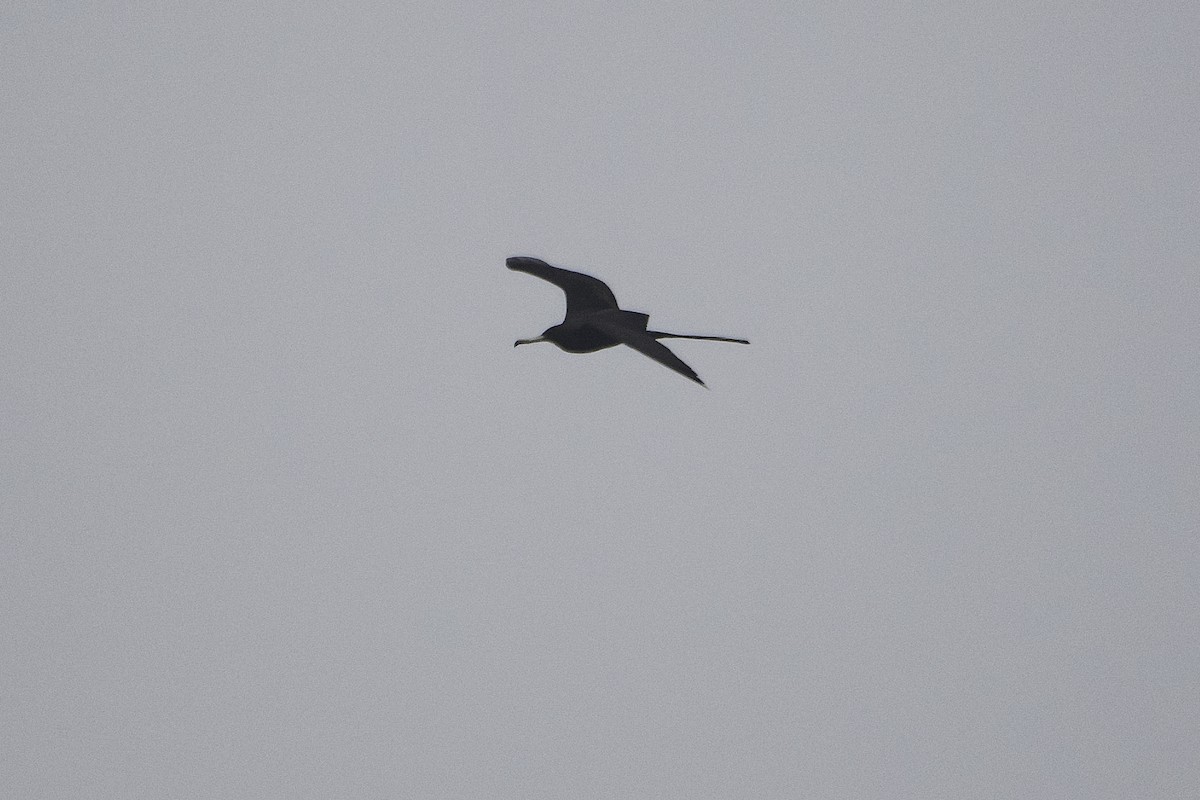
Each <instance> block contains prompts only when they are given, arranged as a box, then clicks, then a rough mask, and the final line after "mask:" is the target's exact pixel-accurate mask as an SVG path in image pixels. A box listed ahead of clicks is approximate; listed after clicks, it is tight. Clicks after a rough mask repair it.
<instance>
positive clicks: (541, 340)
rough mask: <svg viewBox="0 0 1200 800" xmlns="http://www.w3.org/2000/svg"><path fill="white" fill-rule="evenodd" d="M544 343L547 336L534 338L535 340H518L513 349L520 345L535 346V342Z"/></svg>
mask: <svg viewBox="0 0 1200 800" xmlns="http://www.w3.org/2000/svg"><path fill="white" fill-rule="evenodd" d="M544 341H546V337H545V336H538V337H537V338H534V339H517V340H516V341H515V342H513V347H516V346H517V345H519V344H534V343H535V342H544Z"/></svg>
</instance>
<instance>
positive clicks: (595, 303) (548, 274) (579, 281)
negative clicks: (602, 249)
mask: <svg viewBox="0 0 1200 800" xmlns="http://www.w3.org/2000/svg"><path fill="white" fill-rule="evenodd" d="M505 263H506V264H507V265H508V268H509V269H515V270H517V271H518V272H528V273H529V274H530V275H533V276H536V277H538V278H541V279H542V280H544V281H549V282H550V283H553V284H554V285H555V286H557V287H558V288H560V289H562V290H563V292H564V293H565V294H566V295H567V315H566V318H567V319H571V318H572V317H577V316H580V315H582V314H591V313H593V312H596V311H604V310H606V309H610V308H616V307H617V298H616V297H614V296H613V293H612V289H609V288H608V284H606V283H605V282H604V281H602V280H600V279H599V278H593V277H592V276H591V275H584V274H583V273H582V272H572V271H571V270H569V269H560V268H559V267H552V266H550V265H549V264H547V263H546V262H545V261H542V260H541V259H540V258H528V257H526V256H516V257H513V258H510V259H508V261H507V262H505Z"/></svg>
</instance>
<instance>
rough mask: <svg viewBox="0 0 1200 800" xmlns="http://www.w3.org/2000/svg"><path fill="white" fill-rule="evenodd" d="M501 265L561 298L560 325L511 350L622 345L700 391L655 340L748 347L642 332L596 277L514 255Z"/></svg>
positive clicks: (640, 319) (645, 318) (641, 323)
mask: <svg viewBox="0 0 1200 800" xmlns="http://www.w3.org/2000/svg"><path fill="white" fill-rule="evenodd" d="M505 264H506V265H507V266H508V268H509V269H513V270H517V271H518V272H527V273H529V274H530V275H534V276H536V277H538V278H541V279H542V280H545V281H549V282H550V283H553V284H554V285H555V286H557V287H559V288H560V289H562V290H563V292H564V293H566V295H567V313H566V317H565V318H564V319H563V321H562V322H561V323H559V324H558V325H555V326H553V327H551V328H547V329H546V330H545V331H544V332H543V333H542V335H541V336H538V337H536V338H533V339H518V340H517V341H516V343H515V344H514V345H513V346H514V347H515V346H517V345H521V344H532V343H533V342H553V343H554V344H556V345H558V347H560V348H561V349H563V350H565V351H567V352H568V353H594V352H596V351H597V350H604V349H605V348H608V347H616V346H617V345H619V344H623V345H627V346H629V347H632V348H633V349H634V350H637V351H638V352H639V353H642V354H643V355H646V356H649V357H650V358H652V359H654V360H655V361H657V362H658V363H660V364H663V365H664V366H666V367H669V368H671V369H673V370H675V371H676V372H678V373H679V374H680V375H683V376H684V377H686V378H688V379H690V380H693V381H695V382H696V383H698V384H700V385H701V386H703V385H704V381H702V380H700V376H699V375H697V374H696V372H695V370H693V369H692V368H691V367H689V366H688V365H687V364H685V363H683V361H682V360H680V358H679V357H678V356H676V355H675V354H674V353H672V352H671V351H670V350H668V349H667V347H666V345H664V344H662V343H661V342H659V341H658V340H659V339H707V340H711V341H718V342H737V343H738V344H750V343H749V342H748V341H746V340H745V339H731V338H728V337H725V336H690V335H687V334H682V333H664V332H663V331H652V330H648V329H647V327H646V326H647V324H648V323H649V321H650V315H648V314H643V313H641V312H638V311H626V310H624V309H622V308H620V307H619V306H618V305H617V298H616V297H615V296H614V295H613V293H612V290H611V289H609V288H608V285H607V284H606V283H604V281H602V280H600V279H599V278H593V277H592V276H591V275H584V274H583V273H582V272H572V271H571V270H567V269H560V268H559V267H553V266H551V265H549V264H547V263H546V262H545V261H542V260H541V259H540V258H530V257H528V256H514V257H512V258H510V259H508V260H507V261H506V262H505Z"/></svg>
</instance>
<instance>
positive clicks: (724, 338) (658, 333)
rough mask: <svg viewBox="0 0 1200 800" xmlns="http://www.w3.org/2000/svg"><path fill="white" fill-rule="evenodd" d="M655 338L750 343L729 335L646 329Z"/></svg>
mask: <svg viewBox="0 0 1200 800" xmlns="http://www.w3.org/2000/svg"><path fill="white" fill-rule="evenodd" d="M646 333H648V334H650V335H651V336H653V337H654V338H655V339H705V340H707V341H710V342H734V343H736V344H750V342H748V341H746V340H745V339H731V338H729V337H728V336H692V335H690V334H686V333H664V332H663V331H646Z"/></svg>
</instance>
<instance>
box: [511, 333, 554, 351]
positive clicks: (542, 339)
mask: <svg viewBox="0 0 1200 800" xmlns="http://www.w3.org/2000/svg"><path fill="white" fill-rule="evenodd" d="M552 330H554V328H547V329H546V330H545V332H544V333H542V335H541V336H535V337H533V338H532V339H517V340H516V341H515V342H513V347H516V346H517V345H522V344H535V343H537V342H549V341H551V339H550V338H549V337H548V336H547V335H546V334H548V333H550V331H552Z"/></svg>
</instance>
